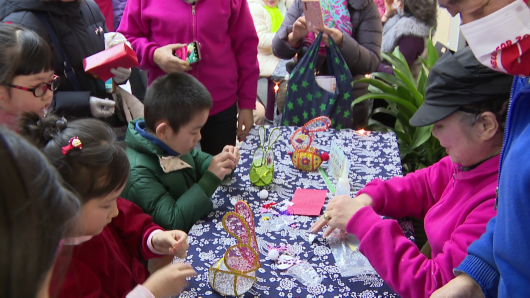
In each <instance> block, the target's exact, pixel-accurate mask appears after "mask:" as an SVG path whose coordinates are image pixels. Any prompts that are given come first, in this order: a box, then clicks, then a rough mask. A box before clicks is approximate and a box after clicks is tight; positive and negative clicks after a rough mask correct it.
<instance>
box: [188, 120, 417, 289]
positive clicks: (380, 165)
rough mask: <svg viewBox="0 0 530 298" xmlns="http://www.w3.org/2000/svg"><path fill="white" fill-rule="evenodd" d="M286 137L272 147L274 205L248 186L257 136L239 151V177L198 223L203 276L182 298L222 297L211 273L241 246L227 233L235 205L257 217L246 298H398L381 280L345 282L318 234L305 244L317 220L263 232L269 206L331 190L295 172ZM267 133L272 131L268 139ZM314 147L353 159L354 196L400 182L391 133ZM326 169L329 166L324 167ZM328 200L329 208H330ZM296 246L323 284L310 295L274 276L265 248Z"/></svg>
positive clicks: (196, 245)
mask: <svg viewBox="0 0 530 298" xmlns="http://www.w3.org/2000/svg"><path fill="white" fill-rule="evenodd" d="M280 129H281V133H282V137H280V139H279V140H278V142H277V143H276V144H275V145H274V149H275V176H274V180H273V182H272V184H271V185H269V186H268V187H267V189H268V190H269V199H268V200H266V201H263V200H261V199H259V197H258V191H259V190H260V189H259V188H257V187H254V186H252V185H251V184H250V181H249V176H248V173H249V170H250V164H251V162H252V155H253V153H254V150H255V148H256V147H257V146H258V143H259V139H258V136H257V131H256V129H255V128H254V129H252V131H251V132H250V134H249V135H248V137H247V140H246V141H245V142H244V143H243V144H242V146H241V150H240V152H241V161H240V163H239V165H238V167H237V169H236V170H235V172H234V175H233V176H232V177H231V178H230V179H229V180H228V181H225V182H224V183H223V184H222V185H221V186H220V187H219V188H218V189H217V191H216V193H215V194H214V196H213V197H212V201H213V205H214V211H213V212H212V213H210V214H209V215H208V216H207V218H205V219H204V220H201V221H199V222H197V223H196V224H195V225H194V226H193V228H192V229H191V230H190V232H189V238H188V240H189V244H190V248H189V250H188V258H187V261H188V262H189V263H190V264H191V265H192V266H193V267H194V268H195V270H196V271H197V274H198V275H197V276H196V277H194V278H192V279H191V280H190V288H188V289H187V291H185V292H183V293H182V294H181V295H180V296H179V297H182V298H184V297H221V295H220V294H218V293H217V292H215V291H213V290H212V289H211V287H210V285H209V283H208V268H209V267H210V265H211V264H212V263H213V262H215V261H216V260H217V259H219V258H220V257H222V255H223V253H224V252H225V251H226V249H227V248H228V247H230V246H231V245H234V244H235V243H236V240H235V239H234V238H232V237H231V236H230V235H228V233H227V232H226V231H225V230H224V229H223V226H222V217H223V216H224V214H225V213H226V212H228V211H233V210H234V206H233V203H235V202H237V201H238V200H246V201H247V202H248V204H249V205H250V207H251V208H252V210H253V211H254V218H255V222H256V236H257V239H258V243H259V246H260V261H261V268H260V269H259V271H258V272H257V278H258V282H257V283H256V284H255V285H254V286H253V288H252V289H251V290H250V291H249V292H247V293H246V294H245V296H244V297H288V298H290V297H366V298H368V297H374V298H375V297H388V298H391V297H398V296H397V295H396V294H395V293H394V292H393V291H392V290H391V289H390V288H389V286H388V285H386V284H385V283H384V282H383V280H382V279H381V278H380V277H379V276H378V275H364V276H357V277H351V278H343V277H341V275H340V273H339V271H338V269H337V267H336V266H335V260H334V258H333V255H332V254H331V250H330V249H329V246H328V245H327V244H326V242H325V241H324V240H323V239H322V232H320V234H319V236H318V237H317V239H316V240H315V241H314V242H313V244H309V242H307V241H305V240H303V239H302V238H301V237H300V234H301V233H303V231H304V230H307V229H309V228H310V227H311V225H312V224H313V223H314V222H315V221H316V218H315V217H307V216H293V219H294V220H295V222H296V227H291V226H287V228H285V229H284V230H281V231H279V232H269V231H267V230H265V229H263V228H261V227H260V225H259V224H258V223H259V222H260V218H261V214H260V213H259V209H260V208H261V207H262V205H263V204H265V203H268V202H271V201H274V202H281V201H284V200H289V201H290V200H291V198H292V195H293V193H294V191H295V189H296V188H314V189H326V184H325V182H324V181H323V179H322V178H321V176H320V174H319V173H318V171H317V172H302V171H299V170H297V169H295V168H294V167H293V165H292V163H291V161H290V157H289V155H288V154H287V152H288V151H292V150H293V149H292V147H291V144H290V143H289V138H290V136H291V135H292V133H293V132H294V130H295V127H280ZM267 133H269V130H268V132H267ZM317 137H318V139H317V140H316V141H315V142H314V147H316V148H319V149H321V150H324V151H329V148H330V144H331V140H332V139H334V138H336V139H337V142H338V145H339V146H340V147H341V148H342V149H343V150H344V152H345V154H346V155H347V156H349V158H350V161H351V163H352V167H351V169H350V183H351V189H352V191H357V190H359V189H360V188H362V187H363V186H364V185H365V184H366V183H367V182H369V181H371V180H372V179H374V178H377V177H379V178H382V179H388V178H390V177H393V176H399V175H401V174H402V173H401V162H400V159H399V150H398V144H397V140H396V136H395V135H394V134H393V133H382V132H370V133H369V134H368V135H359V134H358V133H357V132H355V131H352V130H349V129H343V130H340V131H336V130H334V129H330V130H328V131H324V132H319V133H318V134H317ZM325 164H326V163H324V164H323V165H325ZM327 201H328V200H326V202H327ZM400 224H401V227H402V229H403V230H404V232H405V234H406V235H407V236H408V237H409V238H411V237H412V234H413V229H412V224H411V222H410V221H400ZM280 242H281V243H285V244H290V245H292V247H293V248H294V250H295V251H296V253H298V255H299V257H300V258H301V259H304V260H308V261H309V263H311V264H313V265H314V268H315V269H316V271H317V272H318V273H319V274H320V275H321V276H323V277H324V280H323V282H322V284H321V285H319V286H316V287H310V288H306V287H304V286H303V285H302V284H301V283H299V282H298V281H296V279H295V278H294V277H291V276H288V275H284V274H282V272H281V271H280V270H274V269H271V265H273V262H272V261H270V260H268V259H267V258H266V252H265V250H264V248H265V247H266V246H267V243H276V244H278V243H280Z"/></svg>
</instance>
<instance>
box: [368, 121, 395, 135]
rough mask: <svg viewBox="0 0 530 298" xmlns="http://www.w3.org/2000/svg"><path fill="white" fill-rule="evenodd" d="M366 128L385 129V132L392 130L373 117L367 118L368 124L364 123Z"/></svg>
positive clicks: (372, 129) (373, 129)
mask: <svg viewBox="0 0 530 298" xmlns="http://www.w3.org/2000/svg"><path fill="white" fill-rule="evenodd" d="M366 129H368V130H371V131H386V132H390V131H392V128H390V127H388V126H386V125H384V124H383V123H381V122H379V121H377V120H374V119H368V124H367V125H366Z"/></svg>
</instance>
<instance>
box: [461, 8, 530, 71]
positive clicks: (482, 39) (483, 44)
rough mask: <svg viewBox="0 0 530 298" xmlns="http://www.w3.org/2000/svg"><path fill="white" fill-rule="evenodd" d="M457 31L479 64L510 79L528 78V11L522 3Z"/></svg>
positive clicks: (529, 32) (529, 61)
mask: <svg viewBox="0 0 530 298" xmlns="http://www.w3.org/2000/svg"><path fill="white" fill-rule="evenodd" d="M460 29H462V34H464V36H465V38H466V40H467V42H468V43H469V47H470V48H471V50H473V53H474V54H475V56H476V57H477V59H478V60H479V61H480V63H482V64H484V65H486V66H487V67H489V68H492V69H494V70H497V71H501V72H505V73H509V74H512V75H521V76H530V8H529V7H528V6H527V4H526V3H524V2H523V1H522V0H515V2H513V3H511V4H509V5H507V6H505V7H503V8H501V9H500V10H498V11H496V12H494V13H492V14H490V15H488V16H486V17H483V18H481V19H479V20H476V21H473V22H471V23H468V24H465V25H461V26H460Z"/></svg>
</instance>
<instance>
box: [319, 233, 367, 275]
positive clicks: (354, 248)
mask: <svg viewBox="0 0 530 298" xmlns="http://www.w3.org/2000/svg"><path fill="white" fill-rule="evenodd" d="M327 241H328V244H329V248H330V249H331V253H332V254H333V257H334V258H335V262H336V264H335V265H336V266H337V267H338V268H339V271H340V274H341V275H342V277H351V276H357V275H362V274H377V272H375V270H374V268H373V267H372V265H370V262H369V261H368V259H367V258H366V257H365V256H364V255H363V254H362V253H361V252H360V251H359V244H360V241H359V239H358V238H357V237H355V235H353V234H346V236H343V235H342V233H341V232H339V231H335V232H334V233H333V234H331V235H330V236H329V237H328V238H327Z"/></svg>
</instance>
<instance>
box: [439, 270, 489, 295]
mask: <svg viewBox="0 0 530 298" xmlns="http://www.w3.org/2000/svg"><path fill="white" fill-rule="evenodd" d="M431 298H484V293H483V292H482V289H481V288H480V286H479V285H478V284H477V282H476V281H475V280H474V279H473V278H471V277H470V276H469V275H467V274H465V273H464V274H460V275H459V276H457V277H455V278H453V280H451V281H450V282H448V283H447V284H446V285H445V286H443V287H441V288H439V289H438V290H437V291H436V292H434V293H432V295H431Z"/></svg>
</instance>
